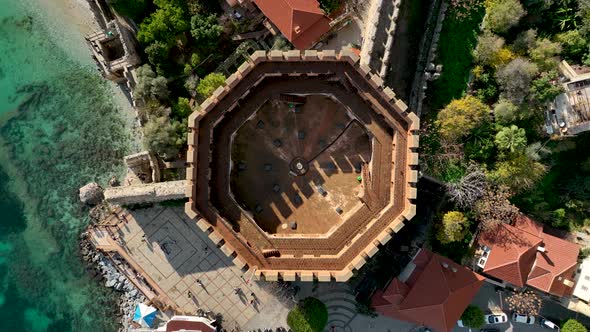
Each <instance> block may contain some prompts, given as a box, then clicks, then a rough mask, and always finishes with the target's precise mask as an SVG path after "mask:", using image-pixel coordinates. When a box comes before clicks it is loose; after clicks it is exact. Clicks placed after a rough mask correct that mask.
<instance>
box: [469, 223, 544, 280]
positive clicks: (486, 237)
mask: <svg viewBox="0 0 590 332" xmlns="http://www.w3.org/2000/svg"><path fill="white" fill-rule="evenodd" d="M541 242H542V240H541V238H540V237H538V236H536V235H533V234H531V233H528V232H523V231H522V230H519V229H518V228H516V227H514V226H511V225H508V224H500V225H498V226H497V227H496V228H495V229H494V230H493V231H491V232H485V233H483V234H482V235H481V236H480V244H483V245H485V246H487V247H489V248H492V250H491V251H490V254H489V257H488V259H487V262H486V264H485V267H484V269H483V272H485V273H487V274H489V275H491V276H494V277H496V278H500V279H502V280H504V281H506V282H509V283H511V284H513V285H515V286H518V287H523V286H524V285H525V284H526V281H527V277H528V274H529V272H530V271H531V268H532V267H533V263H534V262H535V257H536V252H537V246H538V245H540V244H541Z"/></svg>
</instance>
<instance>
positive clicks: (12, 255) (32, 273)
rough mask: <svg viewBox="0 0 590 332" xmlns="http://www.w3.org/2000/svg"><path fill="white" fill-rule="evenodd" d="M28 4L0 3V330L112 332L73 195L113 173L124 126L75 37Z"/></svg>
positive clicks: (25, 0) (17, 0) (110, 312)
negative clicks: (82, 251) (81, 247)
mask: <svg viewBox="0 0 590 332" xmlns="http://www.w3.org/2000/svg"><path fill="white" fill-rule="evenodd" d="M35 1H36V0H0V331H34V332H37V331H113V330H116V329H117V327H118V326H117V322H116V320H115V319H114V317H115V314H116V312H115V310H116V294H114V293H112V292H110V291H109V290H107V289H106V288H104V287H102V285H101V284H100V283H98V282H97V281H94V280H92V279H90V278H89V276H88V275H87V274H86V272H85V266H84V265H83V263H82V261H81V259H80V257H79V254H78V235H79V233H80V232H81V231H82V229H83V227H84V226H85V225H86V224H87V222H88V219H87V212H88V211H87V210H86V208H85V207H83V206H81V205H80V204H79V203H78V198H77V195H78V188H79V187H80V186H82V185H84V184H85V183H87V182H90V181H95V180H97V181H99V182H101V183H105V182H106V180H107V179H108V178H109V177H110V176H112V175H114V174H117V175H119V174H121V172H122V169H121V159H122V157H123V155H124V154H125V153H127V152H128V150H129V143H128V142H129V141H130V138H129V134H128V133H127V132H128V131H127V128H126V127H127V125H126V121H125V120H124V118H123V116H122V115H121V113H122V112H121V110H120V109H118V107H117V106H115V105H116V104H115V103H114V102H113V100H112V99H111V97H110V93H111V87H110V86H109V85H108V84H107V83H106V82H105V81H103V80H102V78H100V77H99V76H98V73H97V71H96V70H95V68H94V66H93V65H92V63H91V62H90V61H89V59H90V56H89V54H87V53H86V50H85V45H84V44H83V42H82V39H81V38H71V37H69V36H70V35H69V34H67V33H63V31H65V30H63V31H62V30H59V29H55V26H56V24H57V25H59V24H62V25H63V23H60V22H48V20H50V19H48V18H47V17H46V16H45V15H42V14H41V13H40V12H39V11H38V7H36V6H35ZM35 8H37V10H35ZM53 19H55V18H53ZM52 24H53V25H52ZM67 38H70V39H68V40H65V39H67ZM64 41H65V43H64ZM64 45H68V47H64ZM72 51H74V52H72ZM76 54H78V55H76Z"/></svg>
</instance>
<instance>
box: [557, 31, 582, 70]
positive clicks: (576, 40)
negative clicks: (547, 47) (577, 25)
mask: <svg viewBox="0 0 590 332" xmlns="http://www.w3.org/2000/svg"><path fill="white" fill-rule="evenodd" d="M555 40H556V41H558V42H559V43H560V44H561V46H562V48H563V50H562V52H561V56H563V57H564V58H565V59H566V60H570V61H573V62H577V63H579V62H581V61H582V58H583V57H584V54H586V52H587V51H588V40H587V39H586V37H585V36H584V35H582V33H580V31H579V30H570V31H566V32H562V33H559V34H557V35H556V36H555Z"/></svg>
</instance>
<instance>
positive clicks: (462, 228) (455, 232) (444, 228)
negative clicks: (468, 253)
mask: <svg viewBox="0 0 590 332" xmlns="http://www.w3.org/2000/svg"><path fill="white" fill-rule="evenodd" d="M468 231H469V220H468V219H467V218H466V217H465V215H463V213H461V212H459V211H450V212H447V213H445V215H444V216H443V219H442V224H441V225H440V227H439V229H438V232H437V233H436V238H437V239H438V240H439V241H440V243H442V244H447V243H450V242H456V241H461V240H463V238H464V237H465V235H466V234H467V232H468Z"/></svg>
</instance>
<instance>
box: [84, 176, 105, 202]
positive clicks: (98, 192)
mask: <svg viewBox="0 0 590 332" xmlns="http://www.w3.org/2000/svg"><path fill="white" fill-rule="evenodd" d="M103 199H104V190H103V189H102V188H101V187H100V186H99V185H98V183H96V182H91V183H89V184H87V185H85V186H84V187H82V188H80V201H81V202H82V203H84V204H88V205H97V204H98V203H100V202H101V201H102V200H103Z"/></svg>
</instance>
